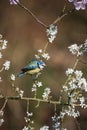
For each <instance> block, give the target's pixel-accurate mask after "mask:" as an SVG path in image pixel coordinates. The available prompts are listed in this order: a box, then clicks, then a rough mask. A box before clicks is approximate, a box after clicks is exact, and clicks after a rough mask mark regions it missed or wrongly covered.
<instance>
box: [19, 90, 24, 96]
mask: <svg viewBox="0 0 87 130" xmlns="http://www.w3.org/2000/svg"><path fill="white" fill-rule="evenodd" d="M23 94H24V91H23V90H20V91H19V96H20V97H21V98H22V97H23Z"/></svg>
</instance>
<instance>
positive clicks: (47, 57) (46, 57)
mask: <svg viewBox="0 0 87 130" xmlns="http://www.w3.org/2000/svg"><path fill="white" fill-rule="evenodd" d="M42 57H43V58H45V59H46V60H49V59H50V56H49V54H48V53H43V54H42Z"/></svg>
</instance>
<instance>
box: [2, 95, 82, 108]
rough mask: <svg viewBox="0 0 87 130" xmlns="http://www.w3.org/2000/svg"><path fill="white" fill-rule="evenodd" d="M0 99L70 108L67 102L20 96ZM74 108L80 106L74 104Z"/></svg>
mask: <svg viewBox="0 0 87 130" xmlns="http://www.w3.org/2000/svg"><path fill="white" fill-rule="evenodd" d="M0 99H5V100H6V99H7V100H25V101H37V102H39V103H40V102H43V103H49V104H53V105H55V104H56V105H61V106H70V104H68V103H67V102H65V103H63V102H60V101H53V100H49V101H48V100H44V99H40V98H29V97H20V96H6V97H5V96H1V97H0ZM74 106H76V107H79V106H80V104H74Z"/></svg>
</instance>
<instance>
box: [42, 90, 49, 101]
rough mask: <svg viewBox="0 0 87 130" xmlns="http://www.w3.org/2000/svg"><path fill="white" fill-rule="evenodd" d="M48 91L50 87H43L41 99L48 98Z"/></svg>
mask: <svg viewBox="0 0 87 130" xmlns="http://www.w3.org/2000/svg"><path fill="white" fill-rule="evenodd" d="M50 93H51V90H50V88H45V89H44V93H43V95H42V97H43V99H44V100H48V99H49V94H50Z"/></svg>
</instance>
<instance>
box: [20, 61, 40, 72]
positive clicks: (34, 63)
mask: <svg viewBox="0 0 87 130" xmlns="http://www.w3.org/2000/svg"><path fill="white" fill-rule="evenodd" d="M36 68H38V64H37V61H31V62H30V63H29V64H28V65H27V66H26V67H25V68H22V69H21V70H22V71H24V72H26V71H28V70H33V69H36Z"/></svg>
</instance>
